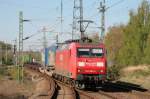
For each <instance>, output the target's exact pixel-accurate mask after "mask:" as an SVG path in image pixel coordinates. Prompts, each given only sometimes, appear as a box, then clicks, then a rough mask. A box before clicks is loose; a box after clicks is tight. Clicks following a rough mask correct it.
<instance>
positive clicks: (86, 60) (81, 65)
mask: <svg viewBox="0 0 150 99" xmlns="http://www.w3.org/2000/svg"><path fill="white" fill-rule="evenodd" d="M48 52H49V56H51V57H49V63H51V65H53V66H54V71H53V74H52V76H53V77H54V78H56V79H59V80H61V81H63V82H66V83H71V84H73V85H75V86H76V87H78V88H86V87H97V86H99V85H102V83H103V82H104V81H105V80H106V76H107V60H106V49H105V46H104V44H102V43H98V44H95V43H92V42H91V40H90V39H87V38H86V39H82V40H69V41H66V42H64V43H61V44H59V46H52V47H50V48H49V51H48ZM51 54H52V55H51ZM54 60H55V61H54Z"/></svg>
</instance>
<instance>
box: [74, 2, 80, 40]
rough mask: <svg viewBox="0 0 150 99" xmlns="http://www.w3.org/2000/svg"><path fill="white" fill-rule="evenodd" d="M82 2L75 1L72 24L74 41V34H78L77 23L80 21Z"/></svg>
mask: <svg viewBox="0 0 150 99" xmlns="http://www.w3.org/2000/svg"><path fill="white" fill-rule="evenodd" d="M79 13H80V1H79V0H74V7H73V22H72V39H74V38H73V37H74V34H75V33H76V32H77V30H78V28H77V23H78V19H80V15H79Z"/></svg>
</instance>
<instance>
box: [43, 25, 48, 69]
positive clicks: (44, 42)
mask: <svg viewBox="0 0 150 99" xmlns="http://www.w3.org/2000/svg"><path fill="white" fill-rule="evenodd" d="M43 48H44V54H45V59H46V48H47V40H46V28H45V27H43ZM45 67H46V61H45V63H44V68H45Z"/></svg>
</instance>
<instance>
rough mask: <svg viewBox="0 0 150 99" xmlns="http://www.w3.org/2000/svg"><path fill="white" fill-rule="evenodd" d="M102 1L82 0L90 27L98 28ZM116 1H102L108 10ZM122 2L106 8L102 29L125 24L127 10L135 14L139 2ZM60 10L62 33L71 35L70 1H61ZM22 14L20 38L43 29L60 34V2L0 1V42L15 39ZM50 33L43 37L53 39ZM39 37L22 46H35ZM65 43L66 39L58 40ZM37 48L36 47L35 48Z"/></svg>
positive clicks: (43, 0)
mask: <svg viewBox="0 0 150 99" xmlns="http://www.w3.org/2000/svg"><path fill="white" fill-rule="evenodd" d="M100 1H102V0H84V18H85V19H90V20H93V21H94V22H95V23H96V25H95V24H91V27H92V26H93V27H99V26H100V13H99V12H98V9H97V8H98V7H99V2H100ZM118 1H120V0H106V5H107V6H111V5H113V4H114V3H116V2H118ZM122 1H123V2H122V3H120V4H118V5H116V6H114V7H112V8H110V9H109V10H107V12H106V29H108V27H110V26H112V25H115V24H120V23H124V24H125V23H127V22H128V19H129V17H128V13H129V10H136V9H137V7H138V6H139V4H140V3H141V1H142V0H122ZM63 4H64V9H63V16H64V25H63V31H64V32H71V26H70V24H72V10H73V0H63ZM19 11H23V13H24V18H25V19H30V20H31V22H28V23H24V36H29V35H31V34H34V33H37V31H40V30H41V28H42V27H43V26H46V27H48V30H51V29H53V30H55V31H60V24H59V23H60V22H59V18H58V17H60V0H0V13H1V14H0V41H7V42H12V40H14V39H15V38H16V37H17V36H18V23H19V21H18V14H19ZM87 31H91V32H92V31H95V32H100V30H99V29H96V28H95V29H93V28H88V30H87ZM53 36H54V33H48V34H47V37H48V39H49V38H53ZM41 37H42V34H39V35H37V36H36V37H33V38H32V39H30V40H28V41H25V44H26V46H27V45H28V46H29V45H32V44H31V43H30V44H28V43H29V42H34V44H35V43H36V42H37V43H38V44H39V42H38V41H37V39H40V38H41ZM64 37H65V39H67V37H69V35H68V36H66V35H65V36H61V38H64ZM39 45H40V44H39Z"/></svg>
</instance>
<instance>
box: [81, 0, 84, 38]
mask: <svg viewBox="0 0 150 99" xmlns="http://www.w3.org/2000/svg"><path fill="white" fill-rule="evenodd" d="M80 32H81V38H83V37H84V29H83V0H80Z"/></svg>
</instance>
